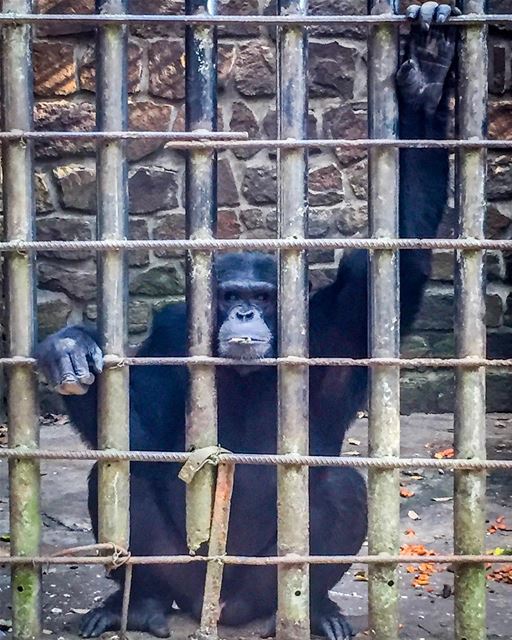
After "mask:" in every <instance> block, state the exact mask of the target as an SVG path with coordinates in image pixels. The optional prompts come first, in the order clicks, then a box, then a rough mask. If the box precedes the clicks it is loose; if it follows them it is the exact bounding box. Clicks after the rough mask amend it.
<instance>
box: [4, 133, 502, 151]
mask: <svg viewBox="0 0 512 640" xmlns="http://www.w3.org/2000/svg"><path fill="white" fill-rule="evenodd" d="M139 139H142V140H144V139H150V140H164V141H167V142H166V146H167V147H168V148H173V149H238V148H244V149H245V148H249V149H267V148H276V149H296V148H300V147H305V148H310V147H325V148H353V147H356V148H359V147H361V148H368V149H371V148H374V147H395V148H397V149H398V148H399V149H409V148H412V149H430V148H432V149H460V148H463V149H479V148H488V149H512V140H504V139H500V140H487V139H485V138H474V139H471V140H435V139H418V140H409V139H407V140H405V139H404V140H399V139H394V138H354V139H349V138H319V139H305V138H286V139H285V140H277V139H266V140H254V139H249V137H248V135H247V133H244V132H224V131H219V132H207V131H21V130H19V131H0V140H36V141H37V140H102V141H104V140H139Z"/></svg>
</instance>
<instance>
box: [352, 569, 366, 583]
mask: <svg viewBox="0 0 512 640" xmlns="http://www.w3.org/2000/svg"><path fill="white" fill-rule="evenodd" d="M354 580H355V581H356V582H368V574H367V573H366V571H357V572H356V573H355V574H354Z"/></svg>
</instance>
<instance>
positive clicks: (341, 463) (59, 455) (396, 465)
mask: <svg viewBox="0 0 512 640" xmlns="http://www.w3.org/2000/svg"><path fill="white" fill-rule="evenodd" d="M189 457H190V453H189V452H184V451H181V452H179V451H171V452H169V451H119V450H117V451H104V450H90V449H87V450H81V451H65V450H63V451H60V450H54V449H31V450H27V449H25V450H23V451H20V450H18V449H11V448H5V449H0V459H5V458H7V459H9V458H19V459H20V460H28V459H36V458H40V459H42V460H131V461H140V462H174V463H175V462H186V461H187V460H188V459H189ZM219 458H220V459H222V461H226V462H230V463H232V464H251V465H285V466H286V465H288V466H294V465H295V466H297V465H306V466H308V467H354V468H358V469H369V468H372V467H373V468H375V469H420V468H425V469H448V470H453V469H467V470H481V469H489V470H491V471H495V470H503V471H508V470H511V469H512V460H466V459H457V458H455V459H447V460H438V459H436V458H434V459H432V458H394V457H389V458H365V457H353V456H341V457H340V456H301V455H298V454H249V453H236V454H234V453H232V454H222V455H220V456H219ZM2 560H3V559H2Z"/></svg>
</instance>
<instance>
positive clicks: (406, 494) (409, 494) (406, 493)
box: [400, 487, 414, 498]
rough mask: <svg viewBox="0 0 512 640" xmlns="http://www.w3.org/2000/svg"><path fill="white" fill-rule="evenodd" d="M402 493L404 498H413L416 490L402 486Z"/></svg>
mask: <svg viewBox="0 0 512 640" xmlns="http://www.w3.org/2000/svg"><path fill="white" fill-rule="evenodd" d="M400 495H401V496H402V498H412V496H413V495H414V491H411V490H410V489H406V488H405V487H402V488H401V489H400Z"/></svg>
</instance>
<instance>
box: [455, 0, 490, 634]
mask: <svg viewBox="0 0 512 640" xmlns="http://www.w3.org/2000/svg"><path fill="white" fill-rule="evenodd" d="M463 10H464V13H471V14H479V13H483V12H484V10H485V2H484V0H466V1H465V3H464V6H463ZM486 37H487V33H486V27H485V25H482V26H472V27H468V28H467V29H465V30H463V31H462V32H461V36H460V48H459V84H458V93H459V95H458V119H457V122H458V127H459V135H460V136H461V137H463V138H473V137H475V136H476V137H481V136H482V137H483V136H484V135H485V134H486V113H487V43H486ZM456 171H457V208H458V215H459V236H460V237H462V238H476V239H481V238H483V237H484V218H485V213H486V201H485V181H486V151H485V149H476V150H462V149H460V150H459V151H458V153H457V169H456ZM483 270H484V256H483V254H482V252H481V251H458V252H457V254H456V279H455V294H456V322H455V334H456V345H457V356H459V357H468V356H471V357H476V358H478V357H482V356H484V357H485V353H486V348H485V319H484V317H485V294H484V284H483V283H484V277H483ZM455 449H456V454H457V457H459V458H470V459H473V460H475V459H476V460H484V459H485V457H486V451H485V368H484V367H474V368H472V369H471V368H464V369H462V368H460V369H458V370H457V371H456V399H455ZM454 500H455V501H454V549H455V552H456V553H460V554H481V553H483V552H484V549H485V546H484V536H485V472H484V471H456V473H455V491H454ZM485 589H486V587H485V565H484V564H480V565H478V564H477V565H475V564H471V565H464V564H462V565H458V566H457V568H456V571H455V639H456V640H467V639H470V640H484V639H485V638H486V637H487V631H486V591H485Z"/></svg>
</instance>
